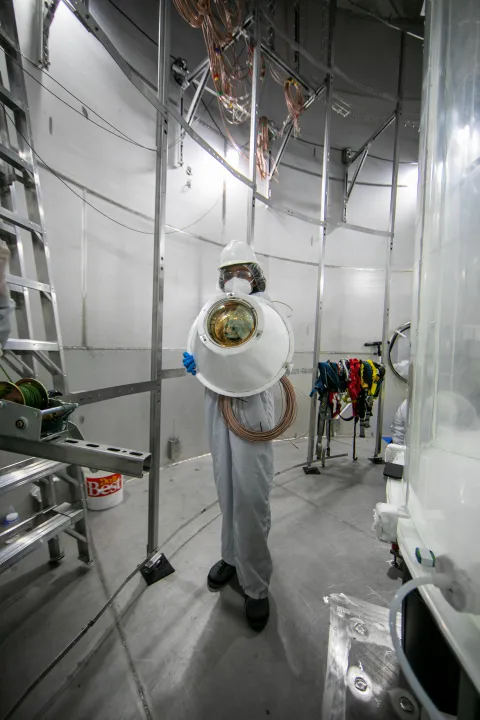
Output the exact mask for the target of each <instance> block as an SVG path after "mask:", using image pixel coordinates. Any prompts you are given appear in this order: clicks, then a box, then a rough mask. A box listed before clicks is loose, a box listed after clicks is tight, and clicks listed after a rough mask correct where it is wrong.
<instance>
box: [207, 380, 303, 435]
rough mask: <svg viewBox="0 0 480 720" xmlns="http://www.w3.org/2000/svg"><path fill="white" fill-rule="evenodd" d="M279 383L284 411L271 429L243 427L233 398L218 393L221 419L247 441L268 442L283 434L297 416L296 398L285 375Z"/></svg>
mask: <svg viewBox="0 0 480 720" xmlns="http://www.w3.org/2000/svg"><path fill="white" fill-rule="evenodd" d="M280 385H281V386H282V390H283V394H284V397H285V412H284V413H283V415H282V417H281V418H280V420H279V421H278V423H277V424H276V425H275V427H274V428H272V429H271V430H265V431H255V430H249V429H248V428H246V427H244V425H242V424H241V423H240V422H239V420H238V419H237V418H236V416H235V413H234V412H233V398H231V397H227V396H226V395H220V397H219V401H218V402H219V405H220V409H221V411H222V415H223V419H224V421H225V423H226V425H227V426H228V428H229V429H230V430H231V431H232V432H233V433H235V435H237V436H238V437H239V438H242V440H248V442H268V441H269V440H275V439H276V438H278V437H280V435H283V434H284V433H285V432H286V431H287V430H288V428H289V427H290V426H291V425H293V423H294V422H295V418H296V417H297V398H296V396H295V388H294V387H293V385H292V383H291V382H290V380H289V379H288V378H287V377H286V376H285V375H284V376H283V377H282V378H281V380H280Z"/></svg>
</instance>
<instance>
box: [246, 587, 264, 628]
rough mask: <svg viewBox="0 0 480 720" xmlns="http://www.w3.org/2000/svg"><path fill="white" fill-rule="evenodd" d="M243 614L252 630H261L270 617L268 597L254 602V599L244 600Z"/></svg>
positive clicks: (247, 598)
mask: <svg viewBox="0 0 480 720" xmlns="http://www.w3.org/2000/svg"><path fill="white" fill-rule="evenodd" d="M245 613H246V616H247V622H248V624H249V625H250V627H251V628H252V630H257V632H258V631H260V630H263V628H264V627H265V625H266V624H267V622H268V618H269V616H270V602H269V600H268V597H266V598H261V599H260V600H255V599H254V598H251V597H248V595H247V597H246V598H245Z"/></svg>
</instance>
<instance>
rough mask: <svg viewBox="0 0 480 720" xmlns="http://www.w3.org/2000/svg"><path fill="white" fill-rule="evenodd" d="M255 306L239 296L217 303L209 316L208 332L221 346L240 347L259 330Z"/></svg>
mask: <svg viewBox="0 0 480 720" xmlns="http://www.w3.org/2000/svg"><path fill="white" fill-rule="evenodd" d="M257 324H258V323H257V315H256V312H255V310H254V308H253V307H252V306H251V305H250V304H249V303H247V302H245V301H243V300H239V299H238V298H232V299H226V300H222V301H220V302H217V303H215V305H214V306H213V307H212V308H211V310H210V312H209V313H208V316H207V322H206V326H207V332H208V335H209V337H210V339H211V340H212V341H213V342H214V343H215V344H216V345H219V346H220V347H223V348H229V347H238V346H239V345H244V344H245V343H246V342H248V341H249V340H250V338H251V337H252V336H253V335H254V334H255V332H256V330H257Z"/></svg>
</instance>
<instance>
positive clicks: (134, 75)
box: [40, 0, 405, 554]
mask: <svg viewBox="0 0 480 720" xmlns="http://www.w3.org/2000/svg"><path fill="white" fill-rule="evenodd" d="M63 2H64V3H65V5H66V6H67V7H68V8H69V9H70V10H71V11H72V12H73V13H74V14H75V16H76V17H77V18H78V20H79V21H80V22H81V23H82V24H83V25H84V27H85V28H86V29H87V30H88V31H89V32H91V33H92V34H93V35H94V36H95V37H96V38H97V39H98V40H99V42H100V43H101V44H102V45H103V47H104V48H105V49H106V51H107V52H108V54H109V55H110V56H111V57H112V59H113V60H114V61H115V63H116V64H117V65H118V67H119V68H120V69H121V70H122V72H123V73H124V74H125V76H126V77H127V78H128V80H129V81H130V82H131V83H132V84H133V85H134V86H135V87H136V88H137V89H138V90H139V92H140V93H142V95H143V96H144V97H145V98H146V99H147V100H148V101H149V102H150V103H151V104H152V106H153V107H155V108H156V111H157V133H156V134H157V162H156V193H155V227H154V273H153V308H152V347H151V368H152V369H151V380H150V381H144V382H139V383H130V384H127V385H122V386H117V387H110V388H102V389H100V390H95V391H86V392H82V393H72V394H70V395H69V396H65V397H66V398H67V397H68V399H69V400H73V401H75V402H78V403H79V404H88V403H94V402H102V401H105V400H108V399H111V398H114V397H122V396H127V395H132V394H137V393H145V392H149V393H150V397H151V403H150V449H151V464H150V475H149V502H148V539H147V543H148V545H147V551H148V553H149V554H151V553H152V552H153V551H154V550H156V549H157V547H158V523H159V495H160V442H159V441H160V433H161V400H162V380H165V379H168V378H170V377H180V376H182V375H184V374H185V373H184V371H183V370H179V369H174V370H163V368H162V329H163V286H164V274H165V265H164V251H165V200H166V180H167V172H166V171H167V151H168V143H167V138H168V126H169V119H170V118H173V119H174V120H175V121H176V122H178V123H179V125H180V127H181V129H182V131H183V132H184V133H185V134H188V135H189V136H190V137H191V138H192V140H194V142H196V143H197V144H198V145H199V146H200V147H202V148H203V149H204V150H205V151H206V152H208V153H209V154H210V155H211V156H212V157H213V158H214V159H215V160H216V161H217V162H219V163H220V164H221V165H222V166H223V167H224V168H225V169H226V170H227V171H228V172H229V173H231V174H232V175H233V176H234V177H235V178H236V179H237V180H239V181H240V182H242V183H243V184H244V185H246V186H247V187H248V188H249V206H248V231H247V232H248V235H247V239H248V242H249V243H253V240H254V223H255V202H256V200H259V201H260V202H262V203H264V204H265V205H267V206H269V207H272V208H273V209H275V210H276V211H278V212H281V213H284V214H286V215H288V216H290V217H295V218H297V219H300V220H302V221H303V222H307V223H310V224H313V225H316V226H317V227H318V228H319V233H320V238H319V256H318V283H317V302H316V318H315V345H314V366H313V371H314V373H315V372H316V368H317V364H318V360H319V357H320V349H321V348H320V345H321V328H322V305H323V292H324V281H325V268H326V267H327V266H326V265H325V243H326V238H327V233H328V232H329V231H331V230H333V229H335V228H337V227H343V228H348V229H351V230H354V231H356V232H360V233H367V234H371V235H376V236H380V237H385V238H388V241H389V247H388V250H387V261H386V278H385V304H384V319H383V332H382V346H383V356H384V357H385V356H386V353H385V350H386V347H387V343H388V317H389V311H390V277H391V259H392V251H393V240H394V230H395V214H396V194H397V186H398V165H399V124H400V118H401V113H402V100H401V91H402V81H401V78H402V68H403V54H404V44H405V34H404V33H402V35H401V38H402V40H401V52H400V72H399V83H398V95H397V97H395V98H394V97H392V96H391V95H388V94H387V93H383V92H377V91H375V90H373V89H372V88H370V87H367V86H364V85H362V84H361V83H358V82H357V81H355V80H353V79H352V78H350V77H348V76H347V75H346V74H345V73H344V72H343V71H341V70H340V69H339V68H338V67H336V66H335V65H334V63H333V30H334V24H335V10H336V1H335V0H332V1H331V3H330V6H329V7H330V13H329V40H328V53H327V57H328V60H327V64H326V65H325V64H323V63H321V62H319V61H318V60H316V58H314V57H313V56H311V55H310V53H308V51H306V50H305V49H304V48H303V47H302V46H301V45H299V44H298V43H297V42H295V41H292V40H291V39H290V38H288V36H285V34H284V33H283V31H281V30H280V29H279V28H277V26H276V25H275V23H274V21H273V19H272V18H270V17H269V16H268V15H267V14H266V13H265V12H264V11H262V10H261V9H260V3H259V0H255V8H254V13H253V15H252V16H249V17H248V18H247V20H246V21H245V23H244V25H243V27H242V28H241V29H240V30H239V31H238V34H237V37H239V36H240V35H241V34H242V33H243V32H245V29H246V27H248V25H250V24H251V23H252V21H253V22H254V24H255V25H254V27H255V30H254V38H255V49H254V67H253V81H252V102H251V107H252V113H251V119H250V161H249V175H248V177H245V176H244V175H242V174H241V173H240V172H238V171H237V170H236V169H235V168H233V167H232V166H231V165H229V164H228V163H227V162H226V160H225V159H224V158H223V157H222V155H221V154H220V153H218V152H217V150H215V148H213V147H212V146H211V145H209V143H208V142H206V140H204V139H203V138H202V137H201V136H200V135H198V133H196V132H195V130H193V128H192V127H191V121H192V119H193V118H194V115H195V111H196V109H197V107H198V104H199V102H200V100H201V97H202V94H203V91H205V90H206V84H207V80H208V72H205V71H206V70H208V60H206V61H203V62H202V63H201V64H200V65H199V66H198V67H197V68H196V69H195V70H194V71H193V72H192V73H191V74H190V75H189V76H188V78H187V80H186V85H187V86H188V84H189V83H191V82H194V83H195V85H196V88H197V89H196V92H195V96H194V98H193V100H192V103H191V105H190V108H189V110H188V113H187V116H186V117H185V118H184V117H183V115H182V114H179V113H178V112H177V111H176V110H175V109H174V108H173V107H171V106H170V105H169V104H168V80H169V74H168V69H169V62H168V52H169V51H168V48H169V37H170V28H169V6H170V5H171V3H170V2H169V0H160V12H159V28H158V41H159V42H158V47H159V50H158V82H157V88H156V89H153V88H152V86H151V84H150V83H149V82H148V81H146V80H145V78H143V77H142V76H141V75H140V74H139V73H138V71H136V70H135V69H134V68H133V67H132V66H130V65H129V63H128V62H127V61H126V60H125V59H124V58H123V56H122V55H121V54H120V52H119V51H118V50H117V48H116V47H115V45H114V44H113V43H112V42H111V41H110V39H109V37H108V35H107V34H106V33H105V32H104V30H103V29H102V27H101V25H100V24H99V23H98V22H97V20H96V19H95V18H94V17H92V15H91V13H90V12H89V10H88V7H86V6H85V4H84V3H83V2H82V0H63ZM261 12H263V13H264V15H265V17H266V19H267V21H268V22H269V23H270V25H271V26H272V28H273V29H274V30H275V32H278V34H279V36H282V37H284V39H286V40H287V42H289V44H290V45H291V47H292V48H293V49H294V50H295V51H296V53H298V54H297V58H298V57H299V56H300V55H301V56H303V57H305V58H306V59H307V60H308V61H309V62H310V63H312V64H313V66H314V67H317V68H319V69H321V70H322V71H323V72H325V75H326V80H325V83H323V84H322V85H321V86H320V87H318V88H316V89H314V88H311V87H310V86H309V85H308V84H307V83H306V82H305V80H303V79H302V78H301V77H300V75H299V74H298V70H297V71H295V70H293V69H292V68H289V67H288V65H287V64H286V63H285V61H283V60H282V59H281V58H280V57H279V56H278V55H277V54H276V53H275V52H274V50H273V49H272V48H271V47H270V45H268V44H267V43H266V42H265V43H264V42H262V38H261V26H260V13H261ZM235 40H236V38H233V39H232V42H235ZM261 52H264V53H265V54H266V55H267V56H268V57H269V59H270V60H271V61H273V62H275V63H277V64H278V65H279V66H280V67H282V68H283V69H284V70H286V71H287V72H288V73H289V75H291V76H292V77H294V78H296V79H297V81H298V82H300V84H301V85H303V87H304V88H305V89H307V90H308V92H309V93H310V95H309V98H308V99H307V101H306V103H305V108H304V109H307V107H309V106H310V105H311V104H312V103H313V102H314V100H316V99H317V98H319V97H321V96H323V95H325V132H324V157H323V176H322V189H321V199H320V217H319V218H314V217H310V216H307V215H304V214H301V213H297V212H295V211H293V210H290V209H289V208H285V207H283V206H279V205H278V204H277V203H275V202H272V200H271V199H270V198H268V197H264V196H262V195H261V194H259V193H258V192H257V187H256V141H257V121H258V117H257V115H258V112H257V111H258V107H257V105H258V88H259V72H260V62H261V59H260V58H261ZM335 76H338V77H340V78H341V79H343V80H344V81H346V82H348V83H350V84H352V85H354V86H356V87H361V88H362V89H363V90H366V91H367V92H368V93H369V94H370V95H373V96H377V97H381V98H383V99H387V100H390V101H394V102H396V109H395V114H394V115H392V116H391V117H389V119H388V120H387V121H386V122H385V123H384V124H383V125H382V126H381V128H379V130H378V131H376V133H374V134H373V135H372V137H371V138H370V139H369V140H368V141H367V142H366V143H365V144H364V146H362V148H360V150H359V151H357V152H356V153H353V154H352V155H351V156H349V158H348V160H349V162H348V163H347V169H346V176H347V181H346V183H345V188H346V194H347V201H348V197H349V196H350V194H351V190H352V189H353V186H354V185H355V182H356V180H357V178H358V174H359V172H360V169H361V167H360V169H359V168H357V170H356V172H355V175H354V178H353V179H352V181H351V184H350V186H349V185H348V166H349V165H350V164H351V163H352V162H354V160H355V159H358V158H360V157H361V159H360V166H362V165H363V163H364V162H365V160H366V157H367V154H368V150H369V148H370V145H371V143H372V142H373V141H374V140H375V139H376V137H378V136H379V135H380V134H381V133H382V132H383V131H384V130H385V129H386V128H387V127H388V126H389V125H390V124H391V123H392V122H393V121H395V125H396V131H395V149H394V162H393V171H392V189H391V200H390V221H389V229H388V231H383V230H377V229H374V228H366V227H362V226H357V225H352V224H349V223H347V222H340V223H334V222H331V221H328V215H327V211H328V193H329V172H328V171H329V161H330V132H331V122H332V115H331V113H332V87H333V82H334V77H335ZM292 128H293V124H290V125H289V124H288V123H286V126H285V128H284V131H285V135H284V138H283V141H282V145H281V147H280V149H279V151H278V154H277V157H276V160H275V161H274V166H273V171H274V170H275V169H276V167H277V166H278V164H279V163H280V161H281V158H282V155H283V153H284V151H285V148H286V145H287V143H288V140H289V138H290V136H291V133H292ZM351 158H353V159H351ZM302 371H303V369H302ZM382 416H383V405H382V403H380V406H379V415H378V420H377V438H376V446H375V454H376V455H377V454H378V451H379V447H380V443H381V418H382ZM315 432H316V399H315V398H313V399H312V404H311V409H310V426H309V441H308V457H307V468H311V466H312V463H313V448H314V445H315ZM40 444H41V443H40ZM61 459H63V455H62V458H61ZM144 460H145V458H141V461H144ZM137 473H138V470H137ZM132 474H134V473H132Z"/></svg>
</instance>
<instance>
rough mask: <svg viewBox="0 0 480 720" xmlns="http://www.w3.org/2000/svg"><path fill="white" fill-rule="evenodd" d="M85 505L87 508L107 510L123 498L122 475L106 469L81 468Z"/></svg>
mask: <svg viewBox="0 0 480 720" xmlns="http://www.w3.org/2000/svg"><path fill="white" fill-rule="evenodd" d="M83 477H84V478H85V488H86V491H87V507H88V509H89V510H107V509H108V508H111V507H115V506H116V505H119V504H120V503H121V502H122V500H123V476H122V475H120V473H114V474H112V473H109V472H108V471H107V470H90V469H89V468H83Z"/></svg>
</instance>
